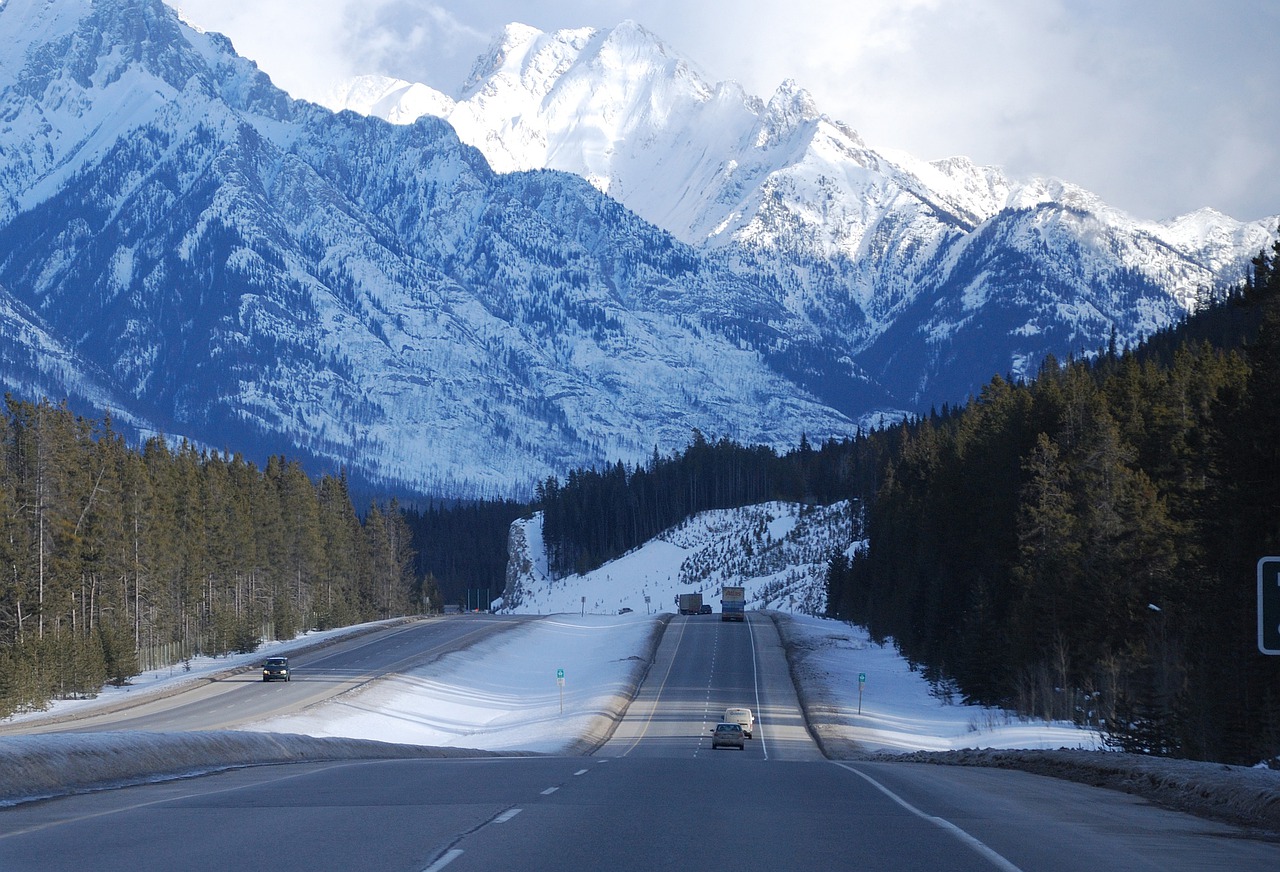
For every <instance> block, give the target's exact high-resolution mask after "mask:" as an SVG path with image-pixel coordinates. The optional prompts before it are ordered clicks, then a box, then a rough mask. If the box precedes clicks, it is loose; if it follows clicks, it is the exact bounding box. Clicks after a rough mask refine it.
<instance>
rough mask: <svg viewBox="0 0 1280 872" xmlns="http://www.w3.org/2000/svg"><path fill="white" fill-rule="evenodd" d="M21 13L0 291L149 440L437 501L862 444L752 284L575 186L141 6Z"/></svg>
mask: <svg viewBox="0 0 1280 872" xmlns="http://www.w3.org/2000/svg"><path fill="white" fill-rule="evenodd" d="M42 9H43V5H42V4H41V3H40V2H39V0H9V2H8V3H7V4H6V5H5V6H3V7H0V44H4V45H6V46H9V48H8V49H7V50H5V53H4V68H5V69H6V70H18V71H19V73H18V76H17V78H16V81H15V82H14V83H13V84H11V85H9V86H7V87H5V88H4V89H3V90H2V91H0V118H2V119H3V121H2V122H0V142H4V143H9V142H24V143H26V145H25V146H24V147H23V149H21V150H17V149H15V150H12V151H11V150H10V149H8V148H7V147H6V148H5V149H4V150H3V151H2V152H0V154H2V155H3V157H0V180H3V185H4V187H3V190H4V198H5V200H4V202H5V203H6V204H7V211H6V212H5V213H4V215H3V218H2V219H0V252H3V255H2V256H0V283H3V284H4V285H5V286H7V287H8V288H10V289H11V292H12V293H13V295H14V296H15V297H16V298H17V299H18V300H19V301H20V302H21V303H22V304H23V305H25V306H28V307H29V308H30V309H31V310H32V311H33V312H35V313H38V315H39V317H40V318H41V319H42V321H43V323H45V324H46V325H48V329H49V330H50V332H51V333H52V334H53V335H55V336H56V337H59V338H60V339H61V341H63V342H64V343H66V344H67V345H68V347H70V348H71V349H73V350H74V351H75V352H76V353H78V354H80V355H82V356H83V357H85V358H86V359H88V360H90V361H93V362H95V363H96V365H97V366H99V367H100V368H101V370H102V371H104V372H109V373H111V374H112V377H113V379H114V380H115V383H116V387H117V388H118V389H119V393H120V394H121V395H122V396H125V397H126V398H127V399H128V401H129V402H130V403H131V405H132V407H133V408H134V409H135V410H136V412H137V414H138V415H139V416H141V417H143V418H147V419H149V420H152V421H155V422H158V423H159V424H160V425H163V429H165V430H166V432H170V433H179V434H188V435H191V436H193V438H198V439H199V441H201V442H203V443H205V444H211V445H215V446H230V447H234V448H236V449H239V450H244V451H246V452H247V453H250V454H255V453H267V452H273V451H285V452H288V453H290V454H293V455H295V456H297V455H299V454H301V455H302V456H307V457H311V458H313V459H314V460H315V461H316V462H318V463H322V464H328V465H329V466H330V467H331V468H332V467H335V466H336V465H337V464H339V463H341V464H344V465H345V466H346V467H347V468H348V469H349V470H350V471H352V473H353V474H355V475H357V476H359V477H363V478H366V479H369V480H372V481H381V482H390V483H396V484H400V485H408V486H411V487H413V488H416V489H420V490H435V491H438V492H444V493H450V494H455V495H456V494H459V493H464V492H475V491H476V490H477V489H482V490H486V491H488V492H504V493H506V492H511V491H512V490H517V489H519V488H521V487H523V486H526V485H528V484H529V483H530V482H531V481H533V480H536V479H539V478H542V477H545V476H546V475H548V474H551V473H553V472H556V473H563V472H564V471H565V470H566V469H568V468H570V467H573V466H578V465H584V464H591V463H595V462H599V461H600V460H608V459H618V458H624V459H628V460H639V459H641V458H643V457H647V456H648V455H650V454H651V453H652V451H653V449H654V447H655V446H658V447H660V448H662V449H663V450H668V449H671V448H675V447H679V446H681V445H683V444H685V442H687V440H688V438H689V433H690V432H691V431H692V430H693V429H694V428H695V427H698V428H701V429H703V430H704V431H705V432H711V433H716V434H724V435H729V436H732V437H734V438H737V439H741V440H744V441H749V442H765V443H769V444H775V445H785V444H791V443H793V442H795V441H796V440H798V438H799V436H800V434H801V433H805V432H807V433H809V434H810V435H811V436H819V437H825V436H827V435H840V434H846V433H851V432H853V430H854V427H855V425H854V423H853V422H852V421H851V420H850V419H849V418H847V417H846V416H845V415H843V414H841V413H840V412H837V411H834V410H833V409H831V408H830V407H828V406H827V405H825V404H824V403H822V402H820V401H818V400H816V399H815V398H814V397H813V396H812V395H811V394H809V393H808V392H806V391H805V390H803V389H801V388H798V387H797V385H796V384H795V382H794V381H792V380H791V378H790V377H789V376H788V374H787V372H786V370H785V366H780V365H776V364H777V359H778V358H780V357H781V356H785V355H786V354H793V355H794V356H796V357H797V358H800V359H803V360H805V361H811V360H812V355H811V354H810V351H811V349H812V348H814V347H817V346H818V345H820V343H818V342H817V340H815V338H814V337H813V336H812V335H806V334H805V332H804V330H803V325H799V328H798V329H793V328H795V325H792V324H790V323H789V322H791V321H794V320H795V319H794V318H792V317H791V316H790V315H789V314H788V313H787V312H786V311H785V310H784V309H783V308H782V307H780V306H778V305H777V304H776V302H775V300H776V296H777V295H776V294H774V293H770V292H766V291H764V290H762V289H761V287H760V282H759V280H758V277H755V276H751V275H750V274H748V275H745V276H743V275H741V274H739V273H735V272H730V271H727V270H725V269H723V268H722V267H719V266H717V265H715V264H714V263H712V262H711V261H709V260H707V259H705V258H703V257H701V256H699V255H698V254H697V253H696V252H694V251H692V250H691V249H688V248H687V247H686V246H683V245H681V244H680V243H678V242H677V241H675V240H673V239H671V238H670V237H669V236H667V235H666V234H664V233H662V232H661V231H658V230H656V229H655V228H653V227H651V226H650V225H647V224H645V223H644V222H643V221H641V220H640V219H638V218H637V217H635V216H634V215H632V214H631V213H629V212H627V211H626V210H625V209H623V208H622V207H621V206H619V205H618V204H617V203H616V202H614V201H612V200H609V199H607V198H605V197H603V196H601V195H600V194H599V193H598V192H596V191H595V190H594V189H592V188H591V187H590V186H588V185H586V184H585V183H584V182H582V181H581V180H579V179H577V178H575V177H572V176H567V175H563V174H555V173H535V174H530V175H514V176H496V175H495V174H494V173H493V172H492V171H491V170H490V169H489V167H488V166H487V164H486V163H485V161H484V159H483V158H482V157H481V156H480V155H479V153H478V152H475V151H473V150H471V149H469V148H467V147H465V146H463V145H462V144H461V143H460V142H459V141H458V139H457V138H456V136H455V135H454V133H453V131H452V130H451V129H450V128H449V127H448V126H446V125H444V124H442V123H440V122H437V121H432V120H423V121H421V122H418V123H416V124H414V125H409V126H401V127H395V126H392V125H388V124H386V123H384V122H382V121H378V120H372V119H365V118H361V117H358V116H356V115H352V114H341V115H337V116H335V115H333V114H331V113H329V112H327V111H324V110H322V109H319V108H318V107H313V106H310V105H308V104H302V103H294V102H293V101H291V100H289V99H288V98H287V97H286V96H285V95H284V94H283V93H282V92H279V91H278V90H276V89H274V88H273V87H272V86H271V85H270V82H269V81H268V80H267V79H266V78H265V77H264V76H262V75H261V74H260V73H259V72H258V71H257V69H256V68H255V67H254V66H253V65H252V64H251V63H249V62H247V61H244V60H243V59H240V58H237V57H235V56H234V55H233V54H231V52H230V48H229V46H228V44H227V43H226V42H225V40H222V39H221V38H219V37H216V36H206V35H203V34H196V33H194V32H192V31H190V30H188V29H186V28H185V27H183V26H181V25H179V24H178V23H177V22H176V19H175V18H174V16H173V15H172V13H171V12H169V10H168V9H167V8H166V7H164V6H163V5H162V4H161V3H160V2H158V0H154V2H152V0H97V2H92V3H91V2H88V0H79V2H66V3H62V4H61V5H60V6H59V10H60V15H59V16H58V17H57V19H56V23H57V24H58V27H56V28H52V27H51V28H46V29H43V30H42V29H41V28H33V29H30V30H28V29H26V26H27V25H28V24H29V23H30V22H31V21H32V20H34V19H33V16H34V17H35V18H39V14H40V12H41V10H42ZM73 12H75V13H76V14H75V15H73V14H72V13H73ZM77 16H78V17H77ZM39 20H41V21H43V20H44V19H43V18H40V19H39ZM46 38H47V39H48V41H47V42H44V41H42V40H43V39H46ZM104 107H105V108H104ZM818 351H819V352H820V353H821V354H826V355H828V356H829V357H832V358H834V356H835V354H836V351H835V350H833V349H829V348H818ZM771 355H772V356H774V359H773V360H772V361H771V359H770V356H771ZM771 363H772V364H774V365H771ZM810 365H811V364H810ZM850 369H851V368H850V367H846V370H850ZM837 375H838V374H837ZM5 377H6V378H9V377H10V374H9V373H5ZM849 378H850V377H846V381H848V380H849ZM846 387H847V385H846ZM468 489H470V490H469V491H468Z"/></svg>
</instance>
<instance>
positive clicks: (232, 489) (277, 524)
mask: <svg viewBox="0 0 1280 872" xmlns="http://www.w3.org/2000/svg"><path fill="white" fill-rule="evenodd" d="M413 559H414V555H413V552H412V550H411V535H410V532H409V530H408V527H407V525H406V523H405V519H404V517H403V514H402V513H401V511H400V509H399V507H398V506H397V505H396V504H395V502H394V501H393V502H391V503H388V504H385V505H384V504H379V503H376V502H375V503H372V504H371V505H370V506H369V507H368V509H367V511H366V513H365V516H364V518H363V519H362V518H360V517H358V516H357V513H356V511H355V509H354V506H353V505H352V502H351V498H350V496H349V493H348V489H347V482H346V479H345V477H344V476H322V477H320V478H319V479H318V480H315V481H313V480H312V479H311V478H309V477H308V476H307V474H306V473H305V472H304V471H303V469H302V468H301V466H300V465H299V464H297V463H294V462H289V461H287V460H285V459H284V458H281V457H272V458H270V459H269V460H268V461H267V463H266V466H265V468H261V469H260V468H258V467H257V466H255V465H254V464H253V463H251V462H248V461H246V460H245V459H244V458H243V457H241V456H239V455H230V456H229V455H225V454H219V453H217V452H207V451H198V450H197V449H196V448H195V447H193V446H191V445H190V444H187V443H182V444H181V445H179V446H177V447H171V446H170V444H169V443H168V442H166V440H164V439H163V438H160V437H154V438H151V439H149V440H148V441H147V442H146V443H145V444H144V445H143V446H142V447H141V448H140V449H134V448H131V447H129V446H128V445H127V444H126V442H125V440H124V438H123V437H122V436H121V435H119V434H118V433H116V432H114V431H113V429H112V425H111V420H110V418H109V417H108V418H104V419H102V420H97V421H94V420H88V419H86V418H83V417H80V416H77V415H74V414H73V413H72V412H70V411H69V410H68V409H67V407H66V406H65V405H61V406H54V405H52V404H51V403H49V402H48V401H43V402H40V403H30V402H22V401H18V400H16V399H14V398H12V397H6V404H5V411H4V413H3V414H0V716H4V715H7V714H11V713H13V712H15V711H19V710H24V709H30V708H38V707H40V706H42V705H43V704H44V703H45V701H47V700H49V699H52V698H68V697H75V696H79V695H86V694H88V695H92V694H93V693H95V692H96V691H97V690H98V689H99V688H101V686H102V685H103V684H104V683H107V682H117V683H120V682H125V681H127V680H128V679H129V677H130V676H132V675H135V674H137V673H138V672H139V671H140V670H142V669H148V668H154V667H157V666H163V665H169V664H176V663H181V662H182V661H184V660H187V659H189V658H191V657H193V656H195V655H199V654H204V655H220V654H225V653H228V652H232V651H241V652H243V651H252V650H254V649H255V648H256V647H257V645H258V644H259V642H260V641H261V640H263V639H290V638H293V637H294V636H295V635H296V634H297V633H299V632H300V631H304V630H307V629H310V628H313V627H318V628H327V627H334V626H343V625H348V624H352V623H357V622H360V621H365V620H373V619H378V618H385V617H391V616H396V615H402V614H406V613H410V612H418V611H421V610H423V609H424V606H425V605H426V602H427V599H428V598H429V597H430V596H431V595H432V594H433V590H432V589H431V588H430V586H429V585H424V583H423V580H422V579H420V578H418V577H417V576H415V574H414V572H413Z"/></svg>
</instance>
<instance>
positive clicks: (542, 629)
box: [249, 614, 671, 754]
mask: <svg viewBox="0 0 1280 872" xmlns="http://www.w3.org/2000/svg"><path fill="white" fill-rule="evenodd" d="M670 617H671V616H670V615H669V614H667V615H658V616H653V617H646V616H644V615H637V614H631V615H619V616H603V615H586V616H579V615H553V616H550V617H546V618H543V619H541V620H536V621H530V622H529V623H527V624H522V625H521V626H519V627H515V628H513V629H511V630H508V631H506V632H505V633H502V634H500V635H498V636H495V637H494V638H493V639H491V640H488V641H486V642H482V643H480V644H478V645H475V646H473V647H471V648H468V649H466V650H463V651H456V652H453V653H451V654H446V655H445V656H443V657H441V658H439V659H438V660H434V661H432V662H431V663H429V664H426V665H424V666H421V667H418V668H417V669H411V670H409V671H407V672H405V673H402V674H398V675H392V676H388V677H387V678H386V679H384V680H382V681H378V682H374V683H372V684H370V685H368V686H367V687H365V688H363V689H361V690H358V691H354V692H351V693H347V694H343V695H342V696H339V697H337V698H335V699H333V700H329V701H327V702H323V703H320V704H318V705H316V706H313V707H312V708H310V709H308V710H306V711H304V712H302V713H300V714H297V715H290V716H286V717H280V718H272V719H270V720H267V721H262V722H259V723H257V724H253V725H251V727H249V728H250V729H254V730H266V731H270V732H284V733H305V734H307V735H312V736H345V737H350V738H376V739H380V740H382V741H390V742H398V743H403V744H413V745H433V746H438V747H466V748H486V749H489V750H494V751H532V752H538V753H549V754H574V753H582V752H584V751H586V750H588V749H590V748H593V747H595V746H596V745H598V744H599V743H600V742H601V741H603V740H604V739H606V738H608V735H609V733H610V732H611V731H612V729H613V726H614V724H615V723H616V722H617V719H618V718H619V717H620V716H621V715H622V714H623V713H624V712H625V711H626V708H627V705H628V704H629V703H630V702H631V698H632V696H634V695H635V691H636V688H637V687H638V686H639V683H640V681H641V679H642V678H643V677H644V673H645V671H646V670H647V669H648V667H649V663H650V661H651V660H652V658H653V651H654V648H655V646H656V645H657V641H658V639H659V637H660V635H661V629H662V627H663V626H664V625H665V623H666V621H667V620H668V619H670ZM561 672H563V679H561V678H560V673H561ZM561 682H563V684H562V683H561Z"/></svg>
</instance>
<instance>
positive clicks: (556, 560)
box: [534, 430, 878, 575]
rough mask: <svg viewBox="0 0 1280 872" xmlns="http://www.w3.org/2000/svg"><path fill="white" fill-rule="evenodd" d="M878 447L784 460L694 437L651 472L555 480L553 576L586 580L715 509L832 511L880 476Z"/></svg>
mask: <svg viewBox="0 0 1280 872" xmlns="http://www.w3.org/2000/svg"><path fill="white" fill-rule="evenodd" d="M876 450H878V447H877V445H875V444H873V443H872V442H871V441H870V440H869V439H868V438H867V437H866V436H865V435H861V434H860V435H858V436H857V437H855V438H851V439H840V440H837V439H829V440H827V441H826V442H824V443H823V444H822V445H820V446H819V447H818V448H814V447H813V446H812V445H810V443H809V441H808V439H807V438H805V437H803V436H802V437H801V441H800V445H799V447H798V448H796V449H794V450H792V451H789V452H786V453H784V454H779V453H778V452H777V451H775V450H774V449H772V448H770V447H768V446H762V445H756V446H744V445H739V444H738V443H736V442H733V441H732V440H730V439H727V438H722V439H720V440H719V441H717V442H714V443H713V442H711V441H709V440H708V439H707V438H706V437H705V436H704V435H703V434H702V433H701V432H700V431H697V430H695V431H694V432H693V438H692V441H691V442H690V444H689V445H688V446H687V447H686V448H685V449H684V450H683V451H681V452H675V453H672V454H671V455H669V456H665V457H664V456H661V455H659V453H658V452H657V450H656V449H655V451H654V454H653V457H652V458H651V459H650V460H649V461H648V462H647V463H645V464H638V465H635V466H628V465H627V464H624V463H622V462H621V461H618V462H617V463H615V464H613V465H611V466H606V467H604V468H602V469H582V470H574V471H572V472H570V473H569V475H568V477H567V479H566V480H565V481H564V482H563V483H562V482H561V481H560V480H559V479H558V478H557V477H555V476H551V477H549V478H547V479H546V480H545V481H543V482H540V483H539V484H538V485H537V488H536V494H535V501H534V508H536V509H540V510H541V511H542V513H543V520H542V538H543V543H544V544H545V546H546V549H547V559H548V564H549V568H550V569H551V571H552V572H554V573H556V574H557V575H566V574H569V573H574V572H588V571H590V570H592V569H596V568H597V567H599V566H602V565H603V564H605V563H606V562H608V561H609V560H612V559H614V558H616V557H619V556H621V555H623V554H625V553H626V552H627V551H629V550H631V549H633V548H636V547H638V546H640V545H642V544H644V543H645V542H647V541H649V540H650V539H652V538H653V537H654V536H657V535H658V534H659V533H661V532H662V531H663V530H666V529H668V528H670V527H673V526H675V525H676V524H679V523H680V522H681V521H683V520H685V519H686V518H689V517H692V516H693V515H694V514H696V513H698V512H702V511H707V510H709V509H727V508H737V507H739V506H747V505H754V504H757V503H763V502H768V501H771V500H787V501H793V502H807V503H820V504H827V503H832V502H835V501H837V500H840V499H843V498H845V497H847V496H849V495H850V494H851V493H853V492H855V491H857V490H858V489H860V488H861V487H863V486H864V485H865V484H866V482H867V481H868V480H869V479H870V477H872V476H874V471H875V467H876V463H875V461H874V456H875V451H876Z"/></svg>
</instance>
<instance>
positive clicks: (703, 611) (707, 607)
mask: <svg viewBox="0 0 1280 872" xmlns="http://www.w3.org/2000/svg"><path fill="white" fill-rule="evenodd" d="M698 614H700V615H709V614H711V603H703V604H702V608H700V609H698Z"/></svg>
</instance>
